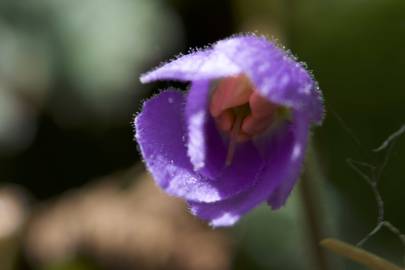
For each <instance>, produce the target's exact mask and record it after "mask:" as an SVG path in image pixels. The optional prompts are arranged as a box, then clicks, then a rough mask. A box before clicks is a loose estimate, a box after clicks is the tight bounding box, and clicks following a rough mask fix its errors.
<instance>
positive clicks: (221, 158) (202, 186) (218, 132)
mask: <svg viewBox="0 0 405 270" xmlns="http://www.w3.org/2000/svg"><path fill="white" fill-rule="evenodd" d="M156 80H179V81H186V82H190V83H191V84H190V89H189V90H188V92H187V93H183V92H181V91H177V90H174V89H168V90H165V91H163V92H161V93H160V94H159V95H157V96H154V97H152V98H151V99H149V100H148V101H146V102H145V103H144V105H143V109H142V112H141V113H140V114H138V116H137V117H136V119H135V130H136V139H137V140H138V143H139V145H140V150H141V153H142V156H143V158H144V160H145V162H146V165H147V168H148V170H149V171H150V172H151V173H152V175H153V177H154V179H155V181H156V183H157V184H158V185H159V186H160V187H161V188H162V189H163V190H164V191H165V192H167V193H168V194H170V195H172V196H176V197H180V198H183V199H185V200H186V201H187V202H188V205H189V206H190V208H191V212H192V213H193V214H194V215H196V216H198V217H200V218H202V219H204V220H208V221H209V222H210V224H211V225H212V226H230V225H233V224H234V223H235V222H236V221H238V220H239V218H240V217H241V216H242V215H243V214H245V213H247V212H248V211H250V210H251V209H252V208H254V207H256V206H257V205H259V204H260V203H262V202H264V201H267V203H268V204H269V205H271V207H272V208H273V209H277V208H279V207H281V206H282V205H284V203H285V201H286V200H287V197H288V195H289V194H290V192H291V190H292V188H293V186H294V184H295V182H296V181H297V179H298V177H299V175H300V171H301V167H302V164H303V160H304V156H305V150H306V146H307V142H308V136H309V128H310V126H311V124H313V123H315V124H320V123H321V121H322V119H323V114H324V111H323V104H322V96H321V93H320V92H319V89H318V87H317V83H316V82H315V81H314V79H313V78H312V76H311V74H310V73H309V72H308V71H307V70H305V68H304V67H303V66H302V64H300V63H298V62H297V61H296V60H295V59H294V57H292V56H291V55H289V54H288V53H286V52H285V51H284V50H282V49H280V48H279V47H277V46H276V45H274V44H273V43H271V42H270V41H268V40H267V39H266V38H264V37H258V36H255V35H251V34H248V35H238V36H233V37H231V38H228V39H224V40H221V41H218V42H217V43H215V44H214V45H212V46H211V47H209V48H205V49H204V50H200V51H195V52H192V53H190V54H187V55H184V56H180V57H179V58H177V59H175V60H173V61H170V62H169V63H166V64H164V65H162V66H160V67H158V68H157V69H155V70H153V71H150V72H148V73H146V74H144V75H142V76H141V82H143V83H147V82H151V81H156Z"/></svg>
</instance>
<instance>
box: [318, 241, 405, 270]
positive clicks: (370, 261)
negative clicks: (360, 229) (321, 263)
mask: <svg viewBox="0 0 405 270" xmlns="http://www.w3.org/2000/svg"><path fill="white" fill-rule="evenodd" d="M320 244H321V246H323V247H325V248H327V249H329V250H331V251H333V252H335V253H337V254H339V255H341V256H343V257H346V258H349V259H350V260H352V261H355V262H358V263H360V264H362V265H364V266H366V267H368V268H369V269H372V270H404V269H403V268H400V267H398V266H396V265H394V264H392V263H390V262H388V261H386V260H384V259H383V258H381V257H379V256H377V255H375V254H373V253H370V252H368V251H365V250H364V249H362V248H359V247H356V246H353V245H350V244H347V243H345V242H342V241H340V240H337V239H333V238H327V239H324V240H322V241H321V242H320Z"/></svg>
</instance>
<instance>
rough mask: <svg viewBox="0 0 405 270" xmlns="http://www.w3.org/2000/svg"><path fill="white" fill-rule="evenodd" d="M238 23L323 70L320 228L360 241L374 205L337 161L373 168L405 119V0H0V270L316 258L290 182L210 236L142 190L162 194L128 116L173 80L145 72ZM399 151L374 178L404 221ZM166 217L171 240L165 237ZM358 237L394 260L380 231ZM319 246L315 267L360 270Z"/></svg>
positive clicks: (317, 138)
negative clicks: (153, 185)
mask: <svg viewBox="0 0 405 270" xmlns="http://www.w3.org/2000/svg"><path fill="white" fill-rule="evenodd" d="M246 31H249V32H252V31H256V32H258V33H260V34H265V35H267V36H270V37H275V38H277V39H278V40H280V41H281V42H282V43H284V44H285V45H286V46H287V47H288V48H290V49H291V51H292V52H293V54H294V55H296V56H298V58H299V59H300V60H301V61H304V62H306V63H307V65H308V67H309V69H310V70H311V71H312V72H313V74H314V75H315V77H316V78H317V80H318V81H319V84H320V87H321V89H322V90H323V93H324V96H325V105H326V110H327V117H326V121H325V122H324V124H323V126H322V127H320V128H316V130H314V136H313V137H314V145H315V148H316V152H317V154H318V156H317V159H316V160H315V163H316V164H317V168H318V173H317V175H318V177H316V178H317V180H316V181H314V182H313V184H314V183H315V185H314V186H316V188H315V189H314V190H313V191H312V192H313V196H315V197H316V199H317V200H318V203H317V209H316V211H317V212H318V217H317V219H318V221H317V222H318V223H319V225H320V228H321V229H320V230H321V231H320V234H321V235H322V236H334V237H337V238H340V239H343V240H345V241H347V242H350V243H356V242H357V241H359V240H360V239H361V238H363V237H364V236H365V235H366V234H367V233H368V232H369V231H370V230H371V229H372V228H373V227H374V226H375V223H376V217H377V207H376V204H375V199H374V197H373V193H372V191H371V189H370V188H369V186H368V185H367V184H366V182H365V181H364V180H363V179H361V178H360V177H359V175H357V174H356V173H355V172H354V170H353V169H351V168H350V167H349V166H348V164H347V162H346V160H347V158H353V159H356V160H361V161H364V162H368V163H370V164H374V165H379V164H381V162H382V160H383V158H384V156H383V153H374V152H372V151H371V150H372V149H374V148H376V147H377V146H379V145H380V144H381V143H382V142H383V141H384V139H386V138H387V137H388V136H389V135H390V134H391V133H392V132H394V131H395V130H397V129H398V128H399V127H400V126H401V125H403V124H405V2H404V1H403V0H384V1H381V0H305V1H304V0H252V1H243V0H235V1H231V0H224V1H215V0H206V1H199V0H197V1H187V0H167V1H164V0H115V1H111V0H81V1H79V0H70V1H62V0H36V1H31V0H24V1H16V0H0V183H1V187H0V188H1V189H0V269H1V270H3V269H4V270H8V269H38V270H39V269H41V270H42V269H44V270H45V269H46V270H51V269H52V270H59V269H64V270H65V269H66V270H68V269H69V270H78V269H81V270H87V269H88V270H90V269H287V270H288V269H317V258H316V256H315V255H314V254H316V252H314V250H311V249H313V246H311V233H310V228H308V222H307V218H306V215H307V214H306V210H305V209H303V205H302V196H300V194H299V191H298V190H297V189H296V190H295V191H294V193H293V196H292V197H291V198H290V200H289V202H288V204H287V206H286V207H285V208H284V209H282V210H281V211H278V212H274V213H273V212H272V211H271V210H270V209H269V208H268V207H267V206H263V207H260V208H258V209H257V210H255V211H253V212H252V213H250V214H249V215H248V216H247V217H245V218H244V219H243V220H242V221H241V222H240V223H239V224H238V225H236V226H235V228H232V229H227V230H218V231H213V230H211V229H209V228H207V227H206V226H205V225H204V224H203V223H201V222H198V221H197V220H196V219H194V218H191V217H189V216H188V215H187V214H186V213H187V210H186V209H185V208H184V206H183V205H182V204H177V201H176V202H175V203H174V204H173V208H170V209H169V210H170V211H169V210H168V211H165V212H164V214H161V213H160V212H159V211H160V210H159V209H160V208H162V207H163V206H161V205H160V204H157V203H155V204H154V202H153V199H151V198H153V197H154V196H155V195H154V194H158V195H156V196H160V197H159V198H161V197H162V198H161V200H162V201H164V200H166V199H167V200H169V199H168V198H165V197H164V195H162V194H160V193H159V192H158V191H150V190H149V189H150V188H149V187H144V186H142V185H141V184H140V183H143V181H146V182H148V183H149V182H152V181H151V180H150V179H146V180H145V179H144V178H145V176H144V175H143V172H142V170H143V169H142V167H139V166H140V165H139V163H140V157H139V155H138V151H137V146H136V142H135V141H134V139H133V135H134V132H133V127H132V121H133V118H134V115H135V114H136V113H137V112H138V111H139V109H140V107H141V103H142V100H143V99H145V98H147V97H150V96H151V95H152V94H154V93H156V92H157V91H158V89H162V88H164V87H166V86H167V85H168V84H167V83H156V84H152V85H146V86H145V85H141V84H140V83H139V81H138V78H139V75H140V73H142V72H145V71H147V70H148V69H150V68H151V67H154V66H155V65H158V64H159V63H160V62H161V61H166V60H168V59H170V58H171V57H173V55H177V54H178V53H180V52H183V53H186V52H187V50H188V48H195V47H203V46H205V45H207V44H209V43H212V42H215V41H216V40H218V39H221V38H225V37H227V36H229V35H232V34H234V33H237V32H246ZM180 86H182V85H180ZM404 160H405V138H400V139H399V140H398V142H397V143H396V144H395V147H394V148H393V150H392V154H391V158H390V160H389V163H388V165H387V166H386V168H385V170H384V172H383V174H382V176H381V182H380V191H381V195H382V196H383V199H384V202H385V212H386V218H387V220H389V221H390V222H391V223H393V224H395V226H397V227H398V228H400V229H402V231H405V215H404V212H403V211H404V210H403V208H404V205H405V191H404V188H405V181H404V180H405V167H404V164H405V162H404ZM105 183H107V184H105ZM105 186H107V187H108V188H106V187H105ZM111 186H112V187H111ZM144 188H145V190H147V191H144ZM95 190H96V191H95ZM106 190H107V191H106ZM103 192H104V193H103ZM147 192H151V193H150V196H146V195H142V194H149V193H147ZM122 194H125V196H123V195H122ZM124 200H125V203H124V202H123V201H124ZM135 205H136V207H135ZM151 205H152V206H151ZM162 205H165V203H162ZM141 206H142V207H141ZM76 207H78V208H76ZM150 207H151V208H150ZM159 207H160V208H159ZM78 209H80V211H79V210H78ZM83 209H84V210H83ZM100 209H102V211H101V210H100ZM123 209H124V210H123ZM140 209H141V210H140ZM150 209H152V210H150ZM176 209H180V210H179V212H176V211H177V210H176ZM99 210H100V211H99ZM117 211H118V212H119V214H117V213H118V212H117ZM79 212H80V213H81V215H77V213H79ZM98 212H100V213H101V214H100V215H98V214H96V213H98ZM140 213H142V215H140ZM149 213H150V214H149ZM93 214H94V216H93ZM155 214H156V216H154V215H155ZM182 214H184V215H187V217H183V216H182V218H184V222H183V221H179V220H177V221H173V219H174V217H177V216H176V215H180V216H181V215H182ZM152 216H153V218H151V217H152ZM90 217H91V218H90ZM87 219H89V220H90V221H91V222H90V221H89V222H90V223H88V224H87V223H86V224H85V225H84V224H82V222H84V220H87ZM145 220H149V221H150V223H148V224H146V223H145V222H144V221H145ZM182 220H183V219H182ZM118 221H119V222H121V223H120V224H119V225H118ZM149 221H148V222H149ZM122 224H125V226H124V225H122ZM188 224H192V225H188ZM107 225H108V226H109V227H108V228H109V229H108V230H106V231H104V229H100V228H104V227H103V226H107ZM122 226H124V227H122ZM72 228H74V230H73V229H72ZM152 228H153V229H154V230H152ZM168 228H170V231H168V232H167V235H166V236H167V237H169V238H170V239H171V240H170V241H169V242H170V243H171V244H167V243H169V242H167V243H166V242H164V241H163V240H162V241H160V239H161V238H160V237H161V235H160V234H161V233H163V232H164V231H165V230H167V229H168ZM190 228H193V229H190ZM73 231H74V233H73ZM123 231H125V232H126V234H125V236H120V237H122V239H121V238H119V237H118V235H119V233H121V232H123ZM79 232H80V233H79ZM155 232H156V233H155ZM188 232H190V233H189V234H187V233H188ZM197 234H198V235H199V236H201V238H198V239H197V238H196V239H197V240H190V239H194V238H193V237H194V236H195V235H197ZM89 235H91V237H89ZM118 238H119V239H121V240H120V241H121V242H119V245H118V244H117V246H115V244H116V243H115V242H114V241H113V240H117V239H118ZM180 238H181V239H183V240H181V241H180V240H179V239H180ZM49 239H51V240H49ZM140 239H143V240H142V241H141V240H140ZM117 241H118V240H117ZM200 241H201V242H200ZM135 242H136V244H134V243H135ZM49 243H51V244H49ZM151 243H153V245H152V244H151ZM186 243H187V244H186ZM148 244H149V245H150V247H149V246H148V247H149V248H145V245H146V246H147V245H148ZM118 246H119V247H118ZM180 246H181V248H179V247H180ZM186 247H187V248H186ZM214 247H217V249H215V248H214ZM364 247H365V248H366V249H368V250H371V251H373V252H375V253H377V254H379V255H381V256H382V257H384V258H387V259H389V260H390V261H393V262H395V263H398V264H400V263H401V260H402V256H403V252H404V250H403V249H404V247H402V246H401V243H400V241H399V240H398V238H397V237H396V236H394V235H393V234H391V233H389V232H387V230H382V231H381V232H379V233H378V234H377V235H376V236H375V237H373V238H372V239H371V240H370V241H368V242H367V243H366V245H365V246H364ZM56 251H57V252H56ZM214 251H215V252H214ZM162 254H163V255H162ZM329 255H330V254H329ZM329 257H330V258H329V259H330V262H329V267H328V268H323V269H365V268H362V267H360V266H358V265H355V264H351V263H348V262H346V261H342V260H339V259H337V258H336V257H335V256H333V255H332V256H329ZM156 261H158V262H159V263H156ZM344 267H346V268H344Z"/></svg>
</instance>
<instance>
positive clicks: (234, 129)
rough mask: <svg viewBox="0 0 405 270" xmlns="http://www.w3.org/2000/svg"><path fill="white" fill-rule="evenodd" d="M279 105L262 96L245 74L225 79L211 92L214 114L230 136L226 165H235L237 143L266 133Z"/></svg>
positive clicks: (222, 129)
mask: <svg viewBox="0 0 405 270" xmlns="http://www.w3.org/2000/svg"><path fill="white" fill-rule="evenodd" d="M278 107H279V106H277V105H276V104H274V103H271V102H269V101H268V100H267V99H265V98H264V97H262V96H260V94H259V93H258V91H256V90H255V89H254V87H253V85H252V84H251V83H250V81H249V79H248V78H247V77H246V76H244V75H238V76H234V77H228V78H225V79H222V80H221V81H220V82H219V83H218V85H217V87H216V88H215V89H214V91H213V93H212V96H211V103H210V108H209V110H210V114H211V116H212V117H213V118H214V119H215V122H216V124H217V127H218V129H219V130H221V131H222V132H223V133H225V134H227V135H228V136H229V138H230V140H229V147H228V153H227V157H226V162H225V164H226V166H229V165H231V163H232V160H233V156H234V153H235V147H236V143H241V142H245V141H247V140H249V139H251V138H253V137H254V136H257V135H259V134H262V133H263V132H264V131H266V129H267V128H268V127H270V126H271V125H272V124H273V122H274V114H275V112H276V110H277V109H278Z"/></svg>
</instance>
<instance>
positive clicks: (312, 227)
mask: <svg viewBox="0 0 405 270" xmlns="http://www.w3.org/2000/svg"><path fill="white" fill-rule="evenodd" d="M316 178H321V177H320V173H319V172H318V165H317V160H316V157H315V151H314V149H313V148H312V144H311V143H310V144H309V150H308V156H307V160H306V164H305V171H304V174H303V179H302V180H301V184H300V191H301V200H302V207H303V212H304V215H305V218H306V221H307V227H308V230H309V235H310V236H309V238H310V245H311V249H312V250H313V256H314V261H315V263H316V269H319V270H328V269H330V267H329V264H328V260H327V258H326V254H325V252H324V250H323V249H321V248H320V246H319V244H318V243H319V241H321V239H322V238H323V237H322V236H323V235H324V232H323V226H322V222H321V215H320V214H321V213H320V212H321V211H320V209H319V207H318V206H319V205H320V204H319V199H320V198H319V194H318V191H319V187H318V185H319V184H321V183H318V182H321V181H320V179H316Z"/></svg>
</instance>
